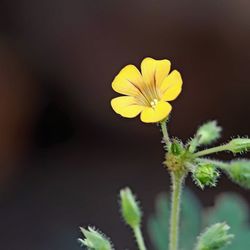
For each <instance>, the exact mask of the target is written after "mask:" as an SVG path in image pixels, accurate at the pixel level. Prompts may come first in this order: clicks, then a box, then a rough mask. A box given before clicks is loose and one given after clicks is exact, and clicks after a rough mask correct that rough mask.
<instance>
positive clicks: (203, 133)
mask: <svg viewBox="0 0 250 250" xmlns="http://www.w3.org/2000/svg"><path fill="white" fill-rule="evenodd" d="M221 130H222V128H221V127H220V126H218V125H217V121H210V122H207V123H205V124H203V125H202V126H201V127H200V128H199V129H198V130H197V133H196V137H197V138H198V143H199V145H207V144H211V143H212V142H214V141H216V140H217V139H219V138H220V134H221Z"/></svg>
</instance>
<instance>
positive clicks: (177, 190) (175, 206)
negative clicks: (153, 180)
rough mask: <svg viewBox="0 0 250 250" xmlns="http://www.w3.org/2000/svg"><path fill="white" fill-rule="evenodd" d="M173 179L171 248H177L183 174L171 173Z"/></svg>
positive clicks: (171, 249)
mask: <svg viewBox="0 0 250 250" xmlns="http://www.w3.org/2000/svg"><path fill="white" fill-rule="evenodd" d="M171 180H172V200H171V214H170V235H169V250H177V249H178V237H179V221H180V202H181V189H182V182H183V176H180V175H179V174H178V173H171Z"/></svg>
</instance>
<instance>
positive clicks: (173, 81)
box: [160, 70, 182, 101]
mask: <svg viewBox="0 0 250 250" xmlns="http://www.w3.org/2000/svg"><path fill="white" fill-rule="evenodd" d="M160 89H161V92H162V98H161V100H162V101H172V100H174V99H175V98H176V97H177V96H178V95H179V94H180V93H181V89H182V78H181V74H180V73H179V72H178V71H177V70H173V71H172V72H171V73H170V74H169V75H168V76H167V77H166V78H165V79H164V80H163V82H162V84H161V86H160Z"/></svg>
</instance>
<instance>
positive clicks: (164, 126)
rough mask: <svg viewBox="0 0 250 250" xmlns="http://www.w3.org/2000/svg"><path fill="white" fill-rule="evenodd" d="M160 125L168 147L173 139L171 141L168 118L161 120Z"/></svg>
mask: <svg viewBox="0 0 250 250" xmlns="http://www.w3.org/2000/svg"><path fill="white" fill-rule="evenodd" d="M160 126H161V131H162V134H163V140H164V143H165V144H166V146H167V147H168V146H169V145H170V144H171V141H170V138H169V135H168V130H167V120H164V121H162V122H160Z"/></svg>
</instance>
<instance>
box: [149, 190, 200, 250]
mask: <svg viewBox="0 0 250 250" xmlns="http://www.w3.org/2000/svg"><path fill="white" fill-rule="evenodd" d="M182 201H183V203H182V207H181V225H180V249H183V250H184V249H185V250H186V249H187V250H188V249H192V247H193V245H194V241H195V239H196V236H197V234H198V233H199V231H200V227H201V205H200V202H199V201H198V200H197V199H196V197H195V196H194V195H193V194H192V193H191V192H189V191H185V192H184V193H183V200H182ZM169 213H170V200H169V197H168V196H167V195H166V194H161V195H159V196H158V197H157V199H156V211H155V214H154V215H152V216H151V217H150V218H149V221H148V231H149V234H150V237H151V240H152V242H153V244H154V246H155V249H156V250H167V249H168V232H169V229H168V227H169Z"/></svg>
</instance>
